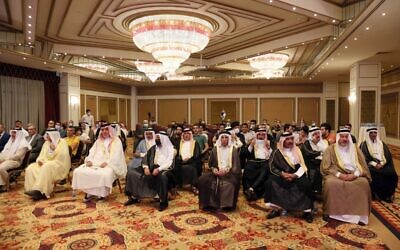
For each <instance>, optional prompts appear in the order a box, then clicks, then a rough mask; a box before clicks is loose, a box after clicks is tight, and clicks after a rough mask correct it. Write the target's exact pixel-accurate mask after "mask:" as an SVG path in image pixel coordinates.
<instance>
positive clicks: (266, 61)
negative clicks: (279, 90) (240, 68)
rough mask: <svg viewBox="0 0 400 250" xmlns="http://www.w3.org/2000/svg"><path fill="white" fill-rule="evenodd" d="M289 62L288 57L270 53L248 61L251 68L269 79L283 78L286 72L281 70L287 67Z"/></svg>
mask: <svg viewBox="0 0 400 250" xmlns="http://www.w3.org/2000/svg"><path fill="white" fill-rule="evenodd" d="M288 60H289V56H288V55H286V54H279V53H270V54H266V55H261V56H256V57H253V58H249V59H248V61H249V63H250V66H251V67H253V68H255V69H257V70H258V71H259V73H260V74H262V75H263V76H264V77H266V78H267V79H269V78H271V77H282V76H283V74H284V72H283V70H282V69H281V68H282V67H283V66H285V65H286V63H287V61H288Z"/></svg>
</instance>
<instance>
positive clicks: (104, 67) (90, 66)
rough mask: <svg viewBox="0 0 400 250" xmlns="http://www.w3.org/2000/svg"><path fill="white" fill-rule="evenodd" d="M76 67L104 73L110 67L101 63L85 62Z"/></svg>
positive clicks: (77, 64)
mask: <svg viewBox="0 0 400 250" xmlns="http://www.w3.org/2000/svg"><path fill="white" fill-rule="evenodd" d="M74 65H75V66H78V67H82V68H87V69H91V70H96V71H99V72H102V73H106V72H107V70H108V66H107V65H104V64H101V63H89V62H84V63H75V64H74Z"/></svg>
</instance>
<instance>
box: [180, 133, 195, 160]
mask: <svg viewBox="0 0 400 250" xmlns="http://www.w3.org/2000/svg"><path fill="white" fill-rule="evenodd" d="M184 134H189V135H190V138H189V140H188V141H185V140H184V139H183V138H184ZM195 145H196V142H195V140H193V133H192V131H191V130H190V128H185V129H184V130H183V132H182V136H181V142H180V145H179V154H180V155H181V157H182V159H186V158H192V157H193V152H194V147H195Z"/></svg>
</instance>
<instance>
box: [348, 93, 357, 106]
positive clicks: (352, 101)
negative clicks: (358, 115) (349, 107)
mask: <svg viewBox="0 0 400 250" xmlns="http://www.w3.org/2000/svg"><path fill="white" fill-rule="evenodd" d="M347 98H348V99H349V102H350V103H352V104H353V103H355V102H356V100H357V96H356V93H351V94H350V95H349V97H347Z"/></svg>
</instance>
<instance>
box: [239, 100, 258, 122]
mask: <svg viewBox="0 0 400 250" xmlns="http://www.w3.org/2000/svg"><path fill="white" fill-rule="evenodd" d="M253 119H257V98H243V99H242V121H243V122H247V121H249V120H253Z"/></svg>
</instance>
